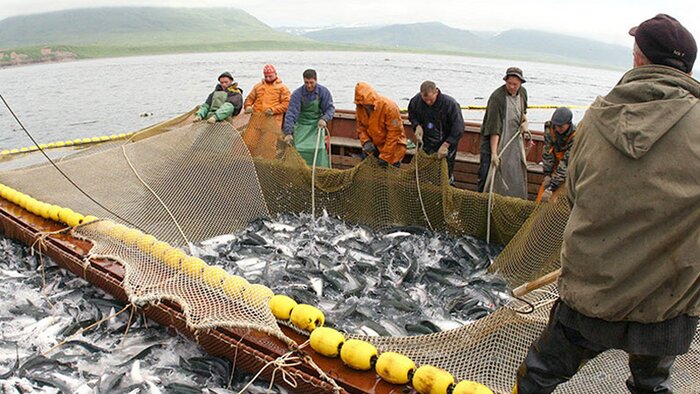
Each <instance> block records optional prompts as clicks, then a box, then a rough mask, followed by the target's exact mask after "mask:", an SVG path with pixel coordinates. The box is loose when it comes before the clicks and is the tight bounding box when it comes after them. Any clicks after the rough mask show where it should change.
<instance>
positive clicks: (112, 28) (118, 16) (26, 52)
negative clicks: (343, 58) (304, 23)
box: [0, 7, 629, 68]
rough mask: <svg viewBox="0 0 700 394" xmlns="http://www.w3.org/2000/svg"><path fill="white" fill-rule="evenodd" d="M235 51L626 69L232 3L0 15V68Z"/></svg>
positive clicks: (586, 51)
mask: <svg viewBox="0 0 700 394" xmlns="http://www.w3.org/2000/svg"><path fill="white" fill-rule="evenodd" d="M243 50H364V51H387V50H391V51H406V52H423V53H431V52H432V53H449V54H459V55H473V56H486V57H499V58H509V59H523V60H538V61H545V62H558V63H570V64H583V65H592V66H603V67H620V68H622V67H627V65H628V63H629V60H628V58H629V48H625V47H622V46H617V45H609V44H604V43H600V42H596V41H592V40H586V39H583V38H577V37H569V36H564V35H559V34H553V33H545V32H538V31H528V30H510V31H506V32H503V33H501V34H498V35H488V34H475V33H472V32H470V31H468V30H461V29H455V28H452V27H449V26H446V25H444V24H442V23H436V22H431V23H414V24H403V25H390V26H383V27H365V28H335V29H326V30H320V31H314V32H310V33H307V34H304V35H303V36H299V35H294V34H289V33H285V32H281V31H277V30H275V29H273V28H271V27H269V26H267V25H266V24H264V23H263V22H261V21H259V20H258V19H256V18H255V17H253V16H251V15H250V14H248V13H246V12H245V11H242V10H240V9H235V8H156V7H107V8H85V9H74V10H67V11H58V12H50V13H43V14H33V15H23V16H15V17H11V18H7V19H3V20H0V66H11V65H19V64H28V63H35V62H45V61H62V60H74V59H83V58H94V57H107V56H111V57H115V56H132V55H144V54H165V53H182V52H214V51H217V52H218V51H221V52H225V51H243Z"/></svg>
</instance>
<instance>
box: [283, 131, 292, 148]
mask: <svg viewBox="0 0 700 394" xmlns="http://www.w3.org/2000/svg"><path fill="white" fill-rule="evenodd" d="M284 142H285V143H286V144H287V145H289V146H294V136H293V135H291V134H287V135H285V136H284Z"/></svg>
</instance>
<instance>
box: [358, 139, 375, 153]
mask: <svg viewBox="0 0 700 394" xmlns="http://www.w3.org/2000/svg"><path fill="white" fill-rule="evenodd" d="M362 150H363V151H365V153H367V154H370V153H373V152H375V151H376V150H377V147H376V146H375V145H374V143H373V142H372V141H367V142H365V144H364V145H362Z"/></svg>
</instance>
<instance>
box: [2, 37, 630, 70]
mask: <svg viewBox="0 0 700 394" xmlns="http://www.w3.org/2000/svg"><path fill="white" fill-rule="evenodd" d="M239 44H240V43H239ZM271 44H272V45H269V46H268V45H263V46H258V47H243V48H227V49H228V50H223V51H222V50H221V47H218V46H217V47H216V48H212V50H206V49H205V50H192V48H191V47H189V46H185V47H182V48H177V47H175V48H173V47H165V48H163V47H161V48H158V49H156V48H153V47H144V48H122V47H115V48H97V49H95V48H83V47H70V46H47V47H36V48H16V49H5V50H1V49H0V70H3V69H9V68H14V67H22V66H30V65H37V64H50V63H64V62H72V61H81V60H92V59H109V58H126V57H138V56H157V55H177V54H191V53H215V52H231V53H236V52H265V51H280V50H281V51H290V52H323V51H329V52H374V53H376V52H385V53H413V54H425V55H444V56H456V57H474V58H480V59H500V60H513V61H527V62H533V63H543V64H556V65H564V66H573V67H583V68H590V69H600V70H608V71H621V70H625V69H624V68H620V67H614V66H603V65H599V64H590V63H584V62H576V61H556V60H546V59H545V60H542V59H533V58H529V57H527V56H499V55H495V54H494V55H492V54H485V53H468V52H453V51H422V50H414V49H410V48H383V47H373V46H366V47H365V46H349V47H345V46H343V45H328V46H326V45H320V46H314V47H307V46H299V47H296V48H295V47H291V48H290V47H289V46H288V45H285V44H287V43H284V42H275V43H271ZM217 45H218V44H217ZM76 49H77V50H76ZM81 49H82V51H81ZM108 49H112V50H111V51H109V50H108ZM151 49H153V50H151ZM84 51H85V52H93V55H84V54H81V53H80V52H84ZM37 52H38V53H39V56H40V57H39V58H36V57H33V56H31V55H29V54H28V53H34V54H36V53H37ZM6 55H7V56H6ZM8 56H9V57H10V59H11V60H10V61H6V60H5V58H6V57H8Z"/></svg>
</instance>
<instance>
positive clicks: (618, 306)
mask: <svg viewBox="0 0 700 394" xmlns="http://www.w3.org/2000/svg"><path fill="white" fill-rule="evenodd" d="M699 98H700V83H699V82H698V81H696V80H694V79H693V78H691V77H690V76H688V75H687V74H684V73H681V72H680V71H677V70H675V69H673V68H669V67H665V66H658V65H651V66H643V67H638V68H635V69H632V70H630V71H629V72H627V73H626V74H625V75H624V76H623V78H622V80H620V82H619V83H618V84H617V86H615V87H614V88H613V90H612V91H611V92H610V93H609V94H608V95H607V96H605V97H599V98H598V99H596V101H595V102H594V103H593V105H592V106H591V107H590V109H589V110H588V112H587V113H586V115H585V116H584V118H583V119H582V121H581V122H580V123H579V128H578V131H577V134H576V141H575V143H574V147H573V151H572V157H571V159H570V162H569V175H568V178H567V181H566V188H567V191H568V196H569V199H570V202H571V204H572V211H571V216H570V218H569V221H568V224H567V226H566V230H565V232H564V243H563V245H562V255H561V259H562V268H563V270H562V275H561V277H560V280H559V292H560V296H561V298H562V299H563V300H564V301H565V302H566V303H567V304H568V305H569V306H571V307H573V308H574V309H575V310H577V311H579V312H580V313H583V314H584V315H587V316H590V317H597V318H601V319H604V320H607V321H635V322H641V323H652V322H659V321H664V320H668V319H671V318H673V317H676V316H678V315H681V314H687V315H690V316H698V315H700V104H699V103H700V100H699Z"/></svg>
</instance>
